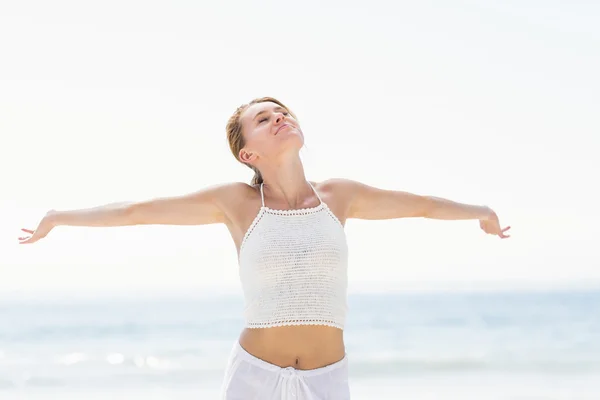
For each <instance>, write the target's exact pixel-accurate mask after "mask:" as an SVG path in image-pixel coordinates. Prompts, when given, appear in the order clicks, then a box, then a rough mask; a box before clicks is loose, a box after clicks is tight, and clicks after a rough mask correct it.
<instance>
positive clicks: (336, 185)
mask: <svg viewBox="0 0 600 400" xmlns="http://www.w3.org/2000/svg"><path fill="white" fill-rule="evenodd" d="M311 183H312V184H313V185H314V186H315V189H317V190H319V193H320V192H323V193H324V194H329V195H332V196H335V198H336V199H337V200H340V201H342V200H344V199H346V200H348V199H351V198H352V196H353V195H354V193H356V191H357V190H358V189H359V188H360V186H361V185H362V184H361V183H360V182H358V181H355V180H352V179H347V178H329V179H327V180H324V181H321V182H312V181H311Z"/></svg>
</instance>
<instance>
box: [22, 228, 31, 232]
mask: <svg viewBox="0 0 600 400" xmlns="http://www.w3.org/2000/svg"><path fill="white" fill-rule="evenodd" d="M21 230H22V231H24V232H27V233H33V231H32V230H31V229H25V228H21Z"/></svg>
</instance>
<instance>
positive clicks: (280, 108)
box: [252, 106, 287, 121]
mask: <svg viewBox="0 0 600 400" xmlns="http://www.w3.org/2000/svg"><path fill="white" fill-rule="evenodd" d="M278 110H283V111H286V112H287V110H286V109H285V108H283V107H281V106H277V107H275V108H273V111H278ZM266 112H267V110H262V111H260V112H259V113H258V114H256V115H255V116H254V118H252V120H253V121H254V120H255V119H256V118H258V116H259V115H260V114H262V113H266Z"/></svg>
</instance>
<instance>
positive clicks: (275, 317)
mask: <svg viewBox="0 0 600 400" xmlns="http://www.w3.org/2000/svg"><path fill="white" fill-rule="evenodd" d="M226 130H227V138H228V140H229V145H230V148H231V151H232V153H233V155H234V157H235V158H236V159H237V160H238V161H240V162H242V163H244V164H246V165H247V166H248V167H250V168H252V169H253V170H254V173H255V176H254V178H253V180H252V182H251V184H246V183H240V182H235V183H225V184H221V185H216V186H211V187H207V188H204V189H202V190H199V191H197V192H195V193H190V194H186V195H182V196H177V197H167V198H156V199H151V200H148V201H142V202H135V203H120V204H113V205H105V206H100V207H96V208H91V209H83V210H73V211H55V210H51V211H49V212H48V213H47V214H46V216H45V217H44V218H43V219H42V221H41V222H40V223H39V226H38V227H37V229H35V230H29V229H23V231H24V232H26V233H27V234H28V235H27V236H25V237H20V238H19V240H20V242H21V243H23V244H25V243H33V242H35V241H37V240H39V239H41V238H43V237H45V236H46V235H47V234H48V233H49V232H50V231H51V229H53V228H54V227H56V226H60V225H71V226H124V225H141V224H171V225H203V224H216V223H223V224H225V225H226V226H227V228H228V229H229V232H230V233H231V237H232V239H233V241H234V242H235V245H236V248H237V253H238V260H239V274H240V280H241V284H242V287H243V291H244V297H245V301H246V307H245V311H244V321H245V328H244V329H243V331H242V332H241V334H240V336H239V339H238V340H237V341H236V342H235V344H234V347H233V349H232V352H231V355H230V358H229V362H228V367H227V370H226V372H225V377H224V380H223V385H222V399H227V400H233V399H261V400H268V399H295V400H301V399H304V400H307V399H310V400H324V399H339V400H343V399H349V398H350V390H349V384H348V357H347V354H346V350H345V345H344V337H343V332H344V324H345V321H346V313H347V306H346V288H347V261H348V248H347V243H346V237H345V233H344V224H345V222H346V220H347V219H349V218H359V219H368V220H375V219H377V220H382V219H392V218H406V217H423V218H434V219H444V220H465V219H475V220H479V225H480V227H481V229H483V231H484V232H485V233H487V234H491V235H497V236H498V237H500V238H508V237H509V236H508V235H507V234H506V231H508V230H509V229H510V227H506V228H502V227H501V226H500V223H499V221H498V217H497V215H496V213H495V212H494V211H493V210H492V209H490V208H489V207H487V206H477V205H467V204H461V203H457V202H453V201H450V200H446V199H442V198H438V197H432V196H421V195H417V194H412V193H407V192H402V191H395V190H384V189H378V188H374V187H371V186H368V185H366V184H363V183H359V182H356V181H353V180H349V179H329V180H326V181H323V182H320V183H316V182H311V181H308V180H307V178H306V177H305V174H304V168H303V166H302V162H301V160H300V156H299V152H300V149H301V148H302V146H303V145H304V134H303V132H302V129H301V128H300V125H299V123H298V120H297V118H296V117H295V115H294V114H293V113H292V112H291V111H290V109H289V108H288V107H286V106H285V105H284V104H283V103H281V102H280V101H278V100H276V99H274V98H270V97H265V98H260V99H256V100H253V101H251V102H250V103H249V104H245V105H242V106H240V107H239V108H238V109H237V110H236V111H235V113H234V114H233V115H232V116H231V118H230V119H229V121H228V123H227V128H226Z"/></svg>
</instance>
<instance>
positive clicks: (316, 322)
mask: <svg viewBox="0 0 600 400" xmlns="http://www.w3.org/2000/svg"><path fill="white" fill-rule="evenodd" d="M298 325H325V326H331V327H333V328H338V329H342V330H343V329H344V325H343V324H340V323H337V322H333V321H322V320H296V321H275V322H246V325H245V327H246V328H251V329H256V328H275V327H280V326H298Z"/></svg>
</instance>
